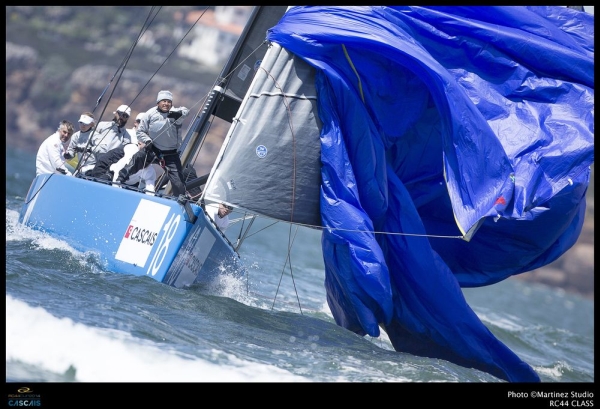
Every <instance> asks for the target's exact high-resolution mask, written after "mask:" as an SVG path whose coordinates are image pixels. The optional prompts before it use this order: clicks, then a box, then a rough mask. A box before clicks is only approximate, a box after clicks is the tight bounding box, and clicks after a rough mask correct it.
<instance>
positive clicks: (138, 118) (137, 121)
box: [127, 112, 144, 143]
mask: <svg viewBox="0 0 600 409" xmlns="http://www.w3.org/2000/svg"><path fill="white" fill-rule="evenodd" d="M143 116H144V114H143V113H141V112H140V113H139V114H137V116H136V117H135V122H134V123H133V126H132V127H131V128H128V129H127V132H129V137H130V138H131V143H137V135H136V133H137V129H138V127H139V126H140V121H141V120H142V117H143Z"/></svg>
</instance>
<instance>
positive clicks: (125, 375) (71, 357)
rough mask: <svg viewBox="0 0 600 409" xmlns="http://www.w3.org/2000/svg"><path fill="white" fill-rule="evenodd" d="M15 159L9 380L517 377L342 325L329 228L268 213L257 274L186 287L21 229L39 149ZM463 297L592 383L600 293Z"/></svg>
mask: <svg viewBox="0 0 600 409" xmlns="http://www.w3.org/2000/svg"><path fill="white" fill-rule="evenodd" d="M6 159H7V161H6V380H7V383H11V384H14V385H22V384H23V385H26V384H28V383H32V384H43V383H170V382H175V383H179V382H198V383H204V382H242V383H248V382H256V383H264V382H266V383H271V382H273V383H315V382H316V383H398V384H400V383H411V384H412V383H424V384H439V383H443V384H446V383H449V384H454V383H456V384H459V383H460V384H463V383H469V384H480V383H485V384H497V383H504V384H506V383H505V382H503V381H502V380H500V379H498V378H495V377H494V376H492V375H490V374H487V373H484V372H481V371H478V370H474V369H469V368H464V367H461V366H458V365H454V364H452V363H450V362H447V361H444V360H438V359H430V358H423V357H418V356H413V355H410V354H405V353H398V352H395V351H394V350H393V348H392V346H391V344H390V342H389V340H388V339H387V338H386V337H385V335H383V336H382V337H380V338H370V337H361V336H358V335H356V334H354V333H352V332H350V331H347V330H345V329H343V328H341V327H339V326H337V325H336V324H335V322H334V320H333V317H332V316H331V313H330V311H329V308H328V307H327V303H326V299H325V289H324V285H323V281H324V270H323V260H322V255H321V248H320V232H319V231H318V230H312V229H308V228H300V229H296V227H293V226H289V225H286V224H275V225H271V224H272V223H271V222H267V221H261V222H258V225H257V226H256V228H253V231H254V234H253V235H251V237H249V238H248V239H246V241H245V242H244V245H243V246H242V249H241V251H240V254H241V257H242V261H243V262H244V264H245V265H246V267H247V269H248V275H247V276H246V277H244V278H243V279H240V278H235V277H234V276H229V275H227V274H224V276H223V279H222V280H221V281H219V282H218V283H216V285H215V286H211V287H210V288H195V287H192V288H186V289H177V288H173V287H169V286H167V285H164V284H161V283H158V282H156V281H154V280H152V279H150V278H147V277H134V276H126V275H122V274H117V273H113V272H111V271H107V270H105V269H103V267H102V264H101V263H100V262H99V260H98V259H97V257H96V256H95V255H94V254H93V253H81V252H79V251H77V250H75V249H73V248H72V247H70V246H69V245H68V244H66V243H65V242H63V241H60V240H57V239H54V238H52V237H49V236H47V235H45V234H43V233H40V232H38V231H34V230H31V229H29V228H26V227H23V226H22V225H19V224H18V212H19V209H20V206H21V204H22V202H23V199H24V197H25V195H26V193H27V190H28V188H29V184H30V182H31V180H32V178H33V176H34V174H35V171H34V168H35V155H33V154H31V153H26V152H22V151H17V150H13V149H10V148H8V151H7V158H6ZM73 194H77V192H73ZM255 224H256V223H255ZM234 226H235V225H234ZM234 226H232V227H230V229H229V230H228V231H227V234H228V235H234V236H235V234H237V231H235V228H234ZM289 247H291V251H290V259H289V260H287V257H286V255H287V249H288V248H289ZM290 265H291V269H290ZM464 293H465V297H466V298H467V301H468V302H469V305H470V306H471V307H472V308H473V310H474V311H475V313H476V314H477V315H478V316H479V317H480V319H481V320H482V321H483V322H484V324H485V325H486V326H487V327H488V328H489V329H490V331H492V332H493V333H494V334H495V335H496V337H498V338H499V339H500V340H501V341H502V342H504V343H505V344H506V345H507V346H508V347H509V348H511V349H512V350H513V351H514V352H515V353H516V354H517V355H519V356H520V357H521V358H522V359H523V360H525V361H526V362H528V363H529V364H530V365H532V367H533V368H534V369H535V370H536V371H537V372H538V374H539V375H540V377H541V380H542V382H543V383H544V384H546V383H547V384H554V385H553V387H555V388H556V387H558V386H559V384H564V383H569V384H579V386H578V387H577V388H578V390H579V389H581V388H582V387H583V389H584V390H588V389H591V386H592V385H585V384H586V383H593V382H594V303H593V301H592V300H589V299H585V298H583V297H580V296H577V295H573V294H568V293H565V292H563V291H561V290H557V289H554V288H550V287H546V286H542V285H535V284H530V283H525V282H523V281H519V280H515V279H509V280H505V281H503V282H501V283H498V284H496V285H493V286H488V287H483V288H477V289H464ZM572 387H573V386H572ZM503 396H504V395H503ZM42 406H43V405H42ZM546 406H547V405H546Z"/></svg>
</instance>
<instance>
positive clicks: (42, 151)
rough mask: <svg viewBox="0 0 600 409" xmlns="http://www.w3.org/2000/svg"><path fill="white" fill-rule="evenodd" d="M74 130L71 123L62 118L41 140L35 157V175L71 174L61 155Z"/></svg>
mask: <svg viewBox="0 0 600 409" xmlns="http://www.w3.org/2000/svg"><path fill="white" fill-rule="evenodd" d="M74 130H75V128H74V127H73V124H72V123H71V122H69V121H67V120H66V119H64V120H62V121H61V122H60V124H58V128H57V130H56V132H54V133H53V134H52V135H50V136H49V137H48V138H46V140H45V141H44V142H42V144H41V145H40V148H39V149H38V152H37V156H36V158H35V174H36V175H41V174H43V173H62V174H63V175H69V176H72V173H71V172H70V171H69V169H68V168H67V166H66V161H65V158H64V156H63V155H64V153H65V151H66V150H67V148H68V146H69V143H70V142H71V136H72V135H73V131H74Z"/></svg>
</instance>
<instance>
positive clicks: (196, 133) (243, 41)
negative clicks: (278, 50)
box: [180, 6, 286, 167]
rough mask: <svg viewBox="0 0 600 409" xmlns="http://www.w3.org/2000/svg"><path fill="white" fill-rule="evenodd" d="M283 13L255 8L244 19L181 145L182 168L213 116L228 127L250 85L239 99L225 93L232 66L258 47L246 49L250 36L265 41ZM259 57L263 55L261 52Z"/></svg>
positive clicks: (190, 160)
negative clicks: (214, 82) (221, 67)
mask: <svg viewBox="0 0 600 409" xmlns="http://www.w3.org/2000/svg"><path fill="white" fill-rule="evenodd" d="M285 10H286V7H281V6H255V7H254V9H253V10H252V14H251V15H250V17H249V18H248V21H247V23H246V26H245V27H244V30H243V31H242V34H241V35H240V38H239V39H238V41H237V43H236V45H235V47H234V49H233V51H232V52H231V54H230V57H229V59H228V61H227V62H226V63H225V66H224V67H223V69H222V71H221V75H220V77H219V79H218V80H217V82H216V85H215V86H214V88H213V89H212V91H211V92H210V94H209V96H208V98H207V101H206V103H205V105H204V107H203V109H202V111H201V112H200V113H199V114H198V116H197V117H196V118H195V120H194V123H193V125H192V126H191V127H190V131H189V132H188V134H187V135H186V137H185V138H184V140H183V142H182V144H181V148H180V153H181V163H182V165H183V166H184V167H185V166H186V165H188V164H191V162H192V161H193V159H194V156H195V154H196V152H197V151H198V149H199V147H200V146H202V142H203V141H204V138H205V137H206V134H207V133H208V130H209V128H210V120H211V118H212V117H213V116H217V117H219V118H221V119H223V120H225V121H227V122H229V123H231V122H232V121H233V117H234V115H235V114H236V112H237V110H238V108H239V107H240V104H241V101H242V97H243V95H244V94H245V91H246V89H247V88H248V86H249V85H250V81H247V82H248V83H247V84H246V86H245V89H244V90H243V92H242V93H241V94H240V95H239V96H236V95H235V94H233V93H227V89H228V87H229V84H230V82H231V80H232V78H234V77H233V75H232V73H233V72H234V71H235V70H236V68H238V67H237V66H236V64H240V62H241V61H242V57H244V58H246V57H248V56H249V55H250V54H251V52H253V51H254V50H255V49H256V48H258V46H259V45H260V42H259V44H257V45H256V46H254V47H252V44H249V45H250V47H247V42H251V41H252V40H253V39H252V38H251V37H252V36H251V34H252V33H254V34H253V35H254V36H256V35H258V34H257V30H260V31H259V32H258V33H260V32H262V33H261V34H260V35H261V36H262V38H260V40H259V41H264V39H265V38H266V29H268V28H270V27H272V26H273V25H275V24H276V23H277V21H279V19H280V18H281V16H283V14H284V13H285ZM255 41H256V40H255ZM262 54H264V51H263V52H262Z"/></svg>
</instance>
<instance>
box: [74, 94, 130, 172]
mask: <svg viewBox="0 0 600 409" xmlns="http://www.w3.org/2000/svg"><path fill="white" fill-rule="evenodd" d="M113 115H114V116H113V120H112V121H103V122H100V123H99V124H98V126H97V127H96V130H95V131H94V133H93V135H92V137H91V141H89V143H88V147H87V148H88V149H87V150H86V152H84V154H83V156H82V158H81V159H80V162H81V163H82V165H80V166H81V168H80V169H79V172H80V173H83V174H85V175H87V176H89V172H90V171H91V170H92V169H93V168H94V166H95V165H96V160H97V159H98V156H99V155H100V154H103V153H106V152H108V151H110V150H111V149H114V148H116V147H118V146H121V145H125V144H128V143H131V137H130V136H129V132H127V129H126V128H125V125H126V124H127V120H128V119H129V115H131V108H129V107H128V106H127V105H120V106H119V107H118V108H117V110H116V111H115V112H113Z"/></svg>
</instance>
